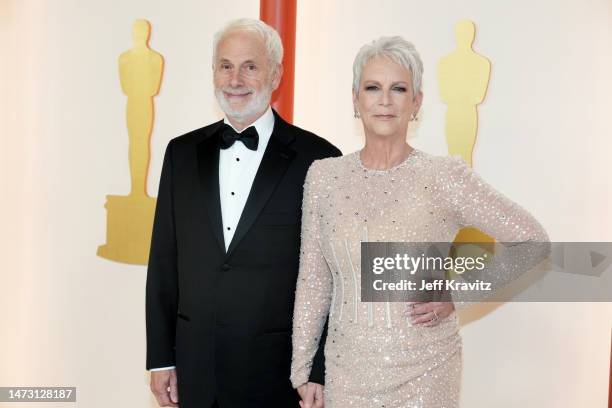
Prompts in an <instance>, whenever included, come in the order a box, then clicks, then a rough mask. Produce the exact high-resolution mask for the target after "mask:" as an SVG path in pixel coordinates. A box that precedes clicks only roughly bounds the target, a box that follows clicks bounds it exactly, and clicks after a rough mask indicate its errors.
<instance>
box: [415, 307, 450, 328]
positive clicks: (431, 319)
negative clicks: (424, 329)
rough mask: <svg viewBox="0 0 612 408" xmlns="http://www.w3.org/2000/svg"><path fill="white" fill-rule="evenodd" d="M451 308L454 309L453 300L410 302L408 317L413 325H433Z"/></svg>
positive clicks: (447, 313) (448, 312)
mask: <svg viewBox="0 0 612 408" xmlns="http://www.w3.org/2000/svg"><path fill="white" fill-rule="evenodd" d="M453 310H455V305H454V304H453V302H410V303H408V318H409V319H410V323H412V324H413V325H418V326H435V325H437V324H438V323H440V319H444V318H445V317H448V316H449V315H450V314H451V313H452V312H453Z"/></svg>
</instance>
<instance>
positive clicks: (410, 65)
mask: <svg viewBox="0 0 612 408" xmlns="http://www.w3.org/2000/svg"><path fill="white" fill-rule="evenodd" d="M378 56H385V57H387V58H390V59H391V60H392V61H394V62H397V63H398V64H399V65H401V66H402V67H404V68H406V69H408V70H410V73H411V74H412V91H413V94H414V96H415V97H416V95H417V94H418V93H419V92H420V91H421V81H422V78H423V62H422V61H421V57H420V55H419V53H418V52H417V50H416V48H414V45H413V44H412V43H411V42H410V41H406V40H404V39H403V38H402V37H399V36H395V37H380V38H378V39H376V40H374V41H372V42H371V43H369V44H365V45H364V46H363V47H361V48H360V49H359V52H358V53H357V56H355V61H354V62H353V91H355V93H356V94H358V93H359V82H360V81H361V72H362V71H363V67H364V66H365V65H366V64H367V63H368V62H369V61H370V60H371V59H373V58H374V57H378Z"/></svg>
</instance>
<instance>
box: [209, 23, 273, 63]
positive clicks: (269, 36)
mask: <svg viewBox="0 0 612 408" xmlns="http://www.w3.org/2000/svg"><path fill="white" fill-rule="evenodd" d="M239 30H243V31H249V32H252V33H256V34H257V35H259V36H260V37H261V38H262V39H263V40H264V42H265V45H266V50H267V52H268V60H269V61H270V63H271V64H272V65H273V70H276V67H277V65H278V64H280V63H281V62H282V61H283V43H282V42H281V39H280V36H279V35H278V32H276V30H275V29H274V28H272V27H270V26H269V25H267V24H266V23H264V22H263V21H261V20H255V19H252V18H240V19H237V20H232V21H230V22H229V23H227V24H226V25H225V27H223V28H222V29H221V30H219V31H217V32H216V33H215V36H214V37H213V65H214V61H216V59H217V47H218V46H219V42H220V41H221V39H222V38H223V36H225V35H226V34H228V33H229V32H231V31H239Z"/></svg>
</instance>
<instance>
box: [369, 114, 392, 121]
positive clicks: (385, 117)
mask: <svg viewBox="0 0 612 408" xmlns="http://www.w3.org/2000/svg"><path fill="white" fill-rule="evenodd" d="M374 117H375V118H376V119H380V120H391V119H393V118H395V115H374Z"/></svg>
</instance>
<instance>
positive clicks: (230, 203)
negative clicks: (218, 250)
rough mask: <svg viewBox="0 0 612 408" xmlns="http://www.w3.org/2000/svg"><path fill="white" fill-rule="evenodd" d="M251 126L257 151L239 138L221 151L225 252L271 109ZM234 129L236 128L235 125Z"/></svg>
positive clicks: (258, 158) (270, 126)
mask: <svg viewBox="0 0 612 408" xmlns="http://www.w3.org/2000/svg"><path fill="white" fill-rule="evenodd" d="M223 122H224V123H227V124H228V125H230V126H232V124H231V123H229V121H228V120H227V118H224V119H223ZM249 126H255V129H256V130H257V134H258V135H259V142H258V143H257V150H250V149H247V147H246V146H245V145H244V144H243V143H242V142H239V141H236V142H234V144H233V145H231V146H230V147H229V148H227V149H221V151H220V152H219V198H220V200H221V218H222V220H223V239H224V240H225V251H226V252H227V249H228V248H229V245H230V243H231V242H232V238H233V237H234V232H235V231H236V227H237V226H238V222H239V221H240V216H241V215H242V210H243V209H244V205H245V204H246V200H247V197H248V196H249V192H250V191H251V186H252V185H253V180H254V179H255V174H256V173H257V169H259V164H260V163H261V159H262V158H263V154H264V152H265V151H266V146H268V141H269V140H270V136H272V130H273V129H274V114H273V113H272V109H271V108H270V107H269V106H268V110H266V112H265V113H264V114H263V115H261V116H260V117H259V119H257V120H256V121H255V122H253V123H252V124H251V125H249ZM249 126H247V127H249ZM232 128H234V127H233V126H232ZM245 129H246V128H245ZM234 130H236V128H234ZM238 133H240V132H238ZM171 368H175V366H169V367H160V368H151V369H150V370H149V371H159V370H169V369H171Z"/></svg>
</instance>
